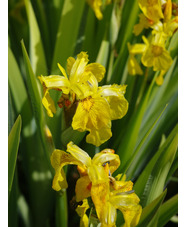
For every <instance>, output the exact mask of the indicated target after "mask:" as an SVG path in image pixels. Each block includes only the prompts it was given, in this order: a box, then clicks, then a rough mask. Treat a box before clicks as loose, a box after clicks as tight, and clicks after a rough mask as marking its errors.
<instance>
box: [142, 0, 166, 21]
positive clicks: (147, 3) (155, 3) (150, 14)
mask: <svg viewBox="0 0 186 227" xmlns="http://www.w3.org/2000/svg"><path fill="white" fill-rule="evenodd" d="M138 4H139V7H140V9H141V10H142V12H143V14H144V15H145V16H146V17H147V18H148V19H150V20H152V21H153V22H157V21H159V19H162V18H164V15H163V12H162V9H161V0H138Z"/></svg>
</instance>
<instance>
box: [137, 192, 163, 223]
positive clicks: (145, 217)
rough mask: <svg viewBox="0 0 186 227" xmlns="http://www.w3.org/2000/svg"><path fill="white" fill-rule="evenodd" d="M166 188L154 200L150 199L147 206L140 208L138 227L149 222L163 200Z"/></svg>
mask: <svg viewBox="0 0 186 227" xmlns="http://www.w3.org/2000/svg"><path fill="white" fill-rule="evenodd" d="M166 193H167V190H165V191H164V192H162V193H161V195H159V196H158V197H157V198H156V199H155V200H154V201H152V202H151V203H150V204H149V205H148V206H146V207H145V208H144V209H143V210H142V214H141V218H140V221H139V224H138V227H144V226H147V225H148V224H149V222H150V221H151V220H152V218H153V217H154V216H155V215H156V213H157V211H158V209H159V207H160V206H161V203H162V202H163V200H164V198H165V195H166Z"/></svg>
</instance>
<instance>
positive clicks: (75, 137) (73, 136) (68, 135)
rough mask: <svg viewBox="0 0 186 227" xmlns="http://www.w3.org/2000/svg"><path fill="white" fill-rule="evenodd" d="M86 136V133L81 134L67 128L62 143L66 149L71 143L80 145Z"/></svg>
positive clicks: (62, 136)
mask: <svg viewBox="0 0 186 227" xmlns="http://www.w3.org/2000/svg"><path fill="white" fill-rule="evenodd" d="M85 134H86V132H79V131H76V130H73V128H72V127H69V128H67V129H66V130H65V131H64V132H63V133H62V135H61V141H62V143H63V146H65V147H66V145H67V143H69V142H70V141H72V142H74V143H75V144H76V145H78V144H79V143H80V142H81V140H82V139H83V137H84V136H85Z"/></svg>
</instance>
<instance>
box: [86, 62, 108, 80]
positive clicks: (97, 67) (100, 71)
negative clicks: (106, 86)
mask: <svg viewBox="0 0 186 227" xmlns="http://www.w3.org/2000/svg"><path fill="white" fill-rule="evenodd" d="M85 72H91V73H92V74H93V75H94V76H95V77H96V79H97V81H98V82H100V81H101V80H102V79H103V77H104V75H105V72H106V70H105V67H104V66H103V65H101V64H99V63H91V64H88V65H87V66H86V68H85Z"/></svg>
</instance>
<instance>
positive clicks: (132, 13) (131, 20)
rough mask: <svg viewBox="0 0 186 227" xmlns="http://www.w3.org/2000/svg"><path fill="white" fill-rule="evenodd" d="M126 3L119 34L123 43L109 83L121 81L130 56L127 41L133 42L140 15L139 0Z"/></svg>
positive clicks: (129, 0)
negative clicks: (133, 32)
mask: <svg viewBox="0 0 186 227" xmlns="http://www.w3.org/2000/svg"><path fill="white" fill-rule="evenodd" d="M125 4H126V5H124V8H123V15H122V22H123V23H122V24H121V30H120V33H119V36H118V37H120V38H121V44H120V45H121V46H119V48H118V51H119V55H118V57H117V59H116V61H115V63H114V67H113V72H112V76H111V79H110V81H109V83H120V81H121V77H122V73H123V70H124V68H125V63H126V61H127V58H128V49H127V42H131V40H132V36H133V34H132V31H133V27H134V25H135V23H136V20H137V17H138V11H139V6H138V1H137V0H135V1H131V0H128V1H126V3H125ZM129 8H130V10H129ZM124 12H125V14H124ZM124 18H125V21H124ZM126 21H127V23H126Z"/></svg>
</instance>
